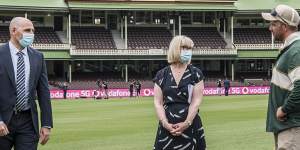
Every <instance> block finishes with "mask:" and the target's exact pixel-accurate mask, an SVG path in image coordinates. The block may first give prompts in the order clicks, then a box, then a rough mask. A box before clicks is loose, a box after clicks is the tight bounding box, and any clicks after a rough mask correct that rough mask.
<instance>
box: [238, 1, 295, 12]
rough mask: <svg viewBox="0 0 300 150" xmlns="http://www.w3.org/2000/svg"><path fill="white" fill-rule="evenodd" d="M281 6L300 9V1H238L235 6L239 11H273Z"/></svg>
mask: <svg viewBox="0 0 300 150" xmlns="http://www.w3.org/2000/svg"><path fill="white" fill-rule="evenodd" d="M279 4H286V5H290V6H292V7H293V8H295V9H300V1H299V0H238V1H237V2H235V6H236V7H237V9H238V10H239V11H254V10H271V9H273V8H274V7H275V6H277V5H279Z"/></svg>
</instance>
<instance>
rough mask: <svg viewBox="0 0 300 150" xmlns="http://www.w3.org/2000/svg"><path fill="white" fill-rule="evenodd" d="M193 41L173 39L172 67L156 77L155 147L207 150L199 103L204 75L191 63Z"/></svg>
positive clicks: (170, 49)
mask: <svg viewBox="0 0 300 150" xmlns="http://www.w3.org/2000/svg"><path fill="white" fill-rule="evenodd" d="M193 46H194V43H193V41H192V40H191V39H190V38H188V37H186V36H176V37H174V38H173V39H172V41H171V43H170V47H169V51H168V55H167V58H168V63H169V64H170V65H169V66H167V67H165V68H163V69H161V70H160V71H158V72H157V74H156V76H155V78H154V79H153V81H154V83H155V85H154V106H155V110H156V114H157V117H158V120H159V125H158V130H157V134H156V139H155V144H154V149H155V150H163V149H166V150H171V149H182V150H183V149H186V150H205V149H206V142H205V137H204V130H203V127H202V122H201V119H200V116H199V115H198V112H199V106H200V104H201V102H202V99H203V90H204V83H203V79H204V76H203V74H202V72H201V70H200V69H198V68H196V67H195V66H193V65H191V64H190V63H191V58H192V49H193Z"/></svg>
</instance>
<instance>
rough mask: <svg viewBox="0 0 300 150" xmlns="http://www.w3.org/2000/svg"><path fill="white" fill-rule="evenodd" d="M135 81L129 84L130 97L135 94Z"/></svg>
mask: <svg viewBox="0 0 300 150" xmlns="http://www.w3.org/2000/svg"><path fill="white" fill-rule="evenodd" d="M133 86H134V85H133V82H130V84H129V93H130V97H132V96H133Z"/></svg>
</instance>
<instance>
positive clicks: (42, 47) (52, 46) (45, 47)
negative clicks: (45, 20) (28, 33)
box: [0, 43, 70, 50]
mask: <svg viewBox="0 0 300 150" xmlns="http://www.w3.org/2000/svg"><path fill="white" fill-rule="evenodd" d="M4 44H5V43H0V45H4ZM31 46H32V47H33V48H35V49H38V50H70V44H32V45H31Z"/></svg>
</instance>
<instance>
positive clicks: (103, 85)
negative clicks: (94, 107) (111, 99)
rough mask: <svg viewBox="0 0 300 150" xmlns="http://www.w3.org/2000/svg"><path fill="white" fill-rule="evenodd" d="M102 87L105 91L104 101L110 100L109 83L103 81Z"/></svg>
mask: <svg viewBox="0 0 300 150" xmlns="http://www.w3.org/2000/svg"><path fill="white" fill-rule="evenodd" d="M102 87H103V89H104V99H108V83H107V82H106V81H103V82H102Z"/></svg>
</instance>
